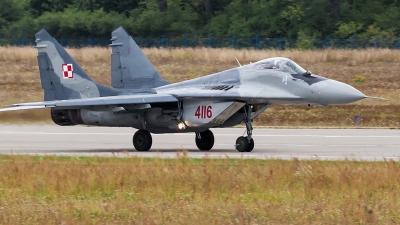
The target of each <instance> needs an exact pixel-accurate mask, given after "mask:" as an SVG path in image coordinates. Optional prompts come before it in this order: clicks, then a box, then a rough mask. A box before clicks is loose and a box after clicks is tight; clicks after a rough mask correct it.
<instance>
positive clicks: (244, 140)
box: [235, 105, 254, 152]
mask: <svg viewBox="0 0 400 225" xmlns="http://www.w3.org/2000/svg"><path fill="white" fill-rule="evenodd" d="M244 111H245V113H246V117H245V118H244V123H245V124H246V132H247V137H243V136H240V137H238V138H237V139H236V144H235V146H236V150H238V151H239V152H251V151H253V148H254V140H253V138H252V134H253V126H252V125H251V107H250V106H249V105H245V106H244Z"/></svg>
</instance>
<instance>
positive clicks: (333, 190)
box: [0, 153, 400, 224]
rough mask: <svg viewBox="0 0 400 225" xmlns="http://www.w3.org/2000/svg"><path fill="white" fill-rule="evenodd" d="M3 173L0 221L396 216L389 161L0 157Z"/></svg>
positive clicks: (312, 220) (398, 179)
mask: <svg viewBox="0 0 400 225" xmlns="http://www.w3.org/2000/svg"><path fill="white" fill-rule="evenodd" d="M184 154H185V153H183V154H181V155H184ZM0 172H1V174H2V175H1V176H0V224H61V223H63V222H64V223H66V224H99V223H109V224H327V223H329V224H350V223H351V224H388V223H395V222H396V221H399V220H400V214H399V213H398V212H399V211H400V203H399V196H400V163H398V162H394V161H384V162H358V161H352V160H346V161H322V160H309V161H299V160H297V159H293V160H289V161H283V160H275V159H268V160H256V159H209V158H204V159H190V158H186V157H178V158H176V159H160V158H137V157H124V158H117V157H114V158H106V157H67V156H60V157H58V156H57V157H56V156H16V155H0Z"/></svg>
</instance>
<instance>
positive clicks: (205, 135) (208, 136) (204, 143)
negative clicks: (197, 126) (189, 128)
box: [196, 130, 214, 151]
mask: <svg viewBox="0 0 400 225" xmlns="http://www.w3.org/2000/svg"><path fill="white" fill-rule="evenodd" d="M198 135H200V137H201V138H198ZM196 145H197V147H198V148H199V149H200V150H201V151H208V150H210V149H211V148H212V147H213V146H214V134H213V133H212V132H211V130H206V131H203V132H200V133H198V134H197V133H196Z"/></svg>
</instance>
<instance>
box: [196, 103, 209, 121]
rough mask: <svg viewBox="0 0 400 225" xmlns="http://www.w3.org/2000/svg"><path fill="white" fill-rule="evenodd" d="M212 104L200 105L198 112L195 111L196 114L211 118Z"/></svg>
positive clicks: (199, 116) (200, 116)
mask: <svg viewBox="0 0 400 225" xmlns="http://www.w3.org/2000/svg"><path fill="white" fill-rule="evenodd" d="M211 110H212V106H211V105H209V106H206V105H202V106H198V107H197V110H196V112H195V113H194V116H197V118H199V119H200V118H211V117H212V111H211Z"/></svg>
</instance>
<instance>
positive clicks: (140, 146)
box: [132, 129, 153, 152]
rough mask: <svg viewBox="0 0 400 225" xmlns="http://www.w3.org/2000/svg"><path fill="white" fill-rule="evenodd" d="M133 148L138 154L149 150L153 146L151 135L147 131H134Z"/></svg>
mask: <svg viewBox="0 0 400 225" xmlns="http://www.w3.org/2000/svg"><path fill="white" fill-rule="evenodd" d="M132 142H133V146H135V149H136V150H138V151H139V152H145V151H148V150H150V148H151V145H152V144H153V139H152V137H151V134H150V132H149V131H147V130H143V129H141V130H138V131H136V133H135V135H133V140H132Z"/></svg>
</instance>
